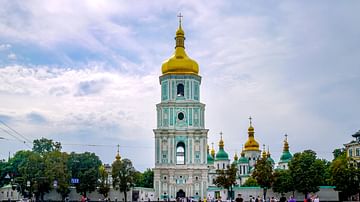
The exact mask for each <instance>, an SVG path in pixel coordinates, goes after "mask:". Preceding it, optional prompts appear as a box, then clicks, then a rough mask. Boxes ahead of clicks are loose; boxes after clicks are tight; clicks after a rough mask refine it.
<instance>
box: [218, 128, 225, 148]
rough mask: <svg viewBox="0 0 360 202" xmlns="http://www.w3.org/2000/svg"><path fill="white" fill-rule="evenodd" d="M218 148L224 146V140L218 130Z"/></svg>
mask: <svg viewBox="0 0 360 202" xmlns="http://www.w3.org/2000/svg"><path fill="white" fill-rule="evenodd" d="M219 148H220V149H223V148H224V140H223V139H222V132H220V141H219Z"/></svg>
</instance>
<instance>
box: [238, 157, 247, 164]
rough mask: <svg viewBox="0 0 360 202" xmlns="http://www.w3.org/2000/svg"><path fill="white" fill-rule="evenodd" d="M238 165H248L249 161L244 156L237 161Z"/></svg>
mask: <svg viewBox="0 0 360 202" xmlns="http://www.w3.org/2000/svg"><path fill="white" fill-rule="evenodd" d="M238 162H239V164H240V163H246V164H248V163H249V159H247V158H246V157H245V156H242V157H240V159H239V161H238Z"/></svg>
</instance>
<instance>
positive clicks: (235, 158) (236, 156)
mask: <svg viewBox="0 0 360 202" xmlns="http://www.w3.org/2000/svg"><path fill="white" fill-rule="evenodd" d="M238 159H239V157H238V155H237V153H236V152H235V155H234V161H237V160H238Z"/></svg>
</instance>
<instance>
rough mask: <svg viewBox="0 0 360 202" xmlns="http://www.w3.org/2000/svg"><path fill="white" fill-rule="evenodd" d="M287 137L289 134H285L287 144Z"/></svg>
mask: <svg viewBox="0 0 360 202" xmlns="http://www.w3.org/2000/svg"><path fill="white" fill-rule="evenodd" d="M287 136H288V134H287V133H285V141H286V142H287Z"/></svg>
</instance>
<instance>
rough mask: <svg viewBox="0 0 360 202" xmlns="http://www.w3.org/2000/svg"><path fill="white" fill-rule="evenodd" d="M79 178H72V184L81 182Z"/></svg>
mask: <svg viewBox="0 0 360 202" xmlns="http://www.w3.org/2000/svg"><path fill="white" fill-rule="evenodd" d="M79 182H80V180H79V178H71V184H79Z"/></svg>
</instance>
